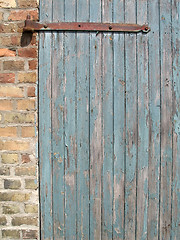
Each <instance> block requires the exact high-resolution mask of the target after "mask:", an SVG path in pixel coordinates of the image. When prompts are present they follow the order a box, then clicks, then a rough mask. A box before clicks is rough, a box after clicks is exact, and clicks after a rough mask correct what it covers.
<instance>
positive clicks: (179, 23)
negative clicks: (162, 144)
mask: <svg viewBox="0 0 180 240" xmlns="http://www.w3.org/2000/svg"><path fill="white" fill-rule="evenodd" d="M179 48H180V1H179V0H173V1H172V60H173V61H172V73H173V74H172V77H173V85H172V89H173V99H174V102H173V168H172V174H173V176H172V196H171V198H172V226H171V237H172V240H177V239H178V238H179V236H180V225H179V224H180V176H179V174H180V75H179V73H180V54H179Z"/></svg>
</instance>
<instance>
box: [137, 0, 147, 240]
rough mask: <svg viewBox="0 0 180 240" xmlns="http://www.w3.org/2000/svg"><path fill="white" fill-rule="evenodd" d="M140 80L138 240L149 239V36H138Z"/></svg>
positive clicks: (142, 10)
mask: <svg viewBox="0 0 180 240" xmlns="http://www.w3.org/2000/svg"><path fill="white" fill-rule="evenodd" d="M147 10H148V9H147V1H145V0H138V1H137V22H138V23H141V22H143V21H145V22H147V14H148V13H147ZM137 78H138V102H137V104H138V151H137V154H138V160H137V172H136V174H137V206H136V208H137V213H136V214H137V215H136V222H137V223H136V228H137V229H136V239H147V212H148V155H149V154H148V153H149V89H148V87H149V86H148V85H149V79H148V36H147V35H146V36H145V35H142V36H137Z"/></svg>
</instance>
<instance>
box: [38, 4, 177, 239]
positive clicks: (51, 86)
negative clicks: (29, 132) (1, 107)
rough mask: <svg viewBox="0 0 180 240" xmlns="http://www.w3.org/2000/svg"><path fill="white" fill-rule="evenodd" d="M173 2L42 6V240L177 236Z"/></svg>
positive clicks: (40, 54) (175, 60) (40, 95)
mask: <svg viewBox="0 0 180 240" xmlns="http://www.w3.org/2000/svg"><path fill="white" fill-rule="evenodd" d="M179 10H180V2H179V0H172V1H171V0H151V1H149V0H136V1H135V0H124V1H123V0H41V1H40V21H41V22H44V23H45V22H52V21H54V22H58V21H67V22H73V21H83V22H88V21H90V22H117V23H119V22H125V23H138V24H144V23H148V24H149V26H150V27H151V32H149V33H148V34H142V33H138V34H134V33H133V34H130V33H125V34H124V33H105V32H104V33H92V32H91V33H87V32H86V33H84V32H83V33H82V32H55V31H54V32H50V31H49V32H41V33H40V52H39V77H40V79H39V141H40V142H39V143H40V145H39V146H40V150H39V152H40V205H41V239H69V240H73V239H89V240H93V239H95V240H100V239H102V240H105V239H126V240H133V239H137V240H141V239H149V240H155V239H161V240H169V239H173V240H175V239H176V240H177V239H179V236H180V235H179V234H178V233H179V232H178V224H179V218H180V216H179V208H178V205H179V206H180V199H179V193H178V184H179V178H178V171H179V169H180V168H179V166H180V78H179V25H180V23H179Z"/></svg>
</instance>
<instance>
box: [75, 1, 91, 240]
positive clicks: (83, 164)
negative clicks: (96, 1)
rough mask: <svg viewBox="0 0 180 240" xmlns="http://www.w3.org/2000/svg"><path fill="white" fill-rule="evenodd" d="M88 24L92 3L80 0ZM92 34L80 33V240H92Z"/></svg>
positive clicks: (82, 17)
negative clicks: (90, 133) (90, 57)
mask: <svg viewBox="0 0 180 240" xmlns="http://www.w3.org/2000/svg"><path fill="white" fill-rule="evenodd" d="M88 20H89V0H77V21H79V22H87V21H88ZM89 78H90V76H89V34H88V33H77V210H78V211H77V239H85V240H86V239H89Z"/></svg>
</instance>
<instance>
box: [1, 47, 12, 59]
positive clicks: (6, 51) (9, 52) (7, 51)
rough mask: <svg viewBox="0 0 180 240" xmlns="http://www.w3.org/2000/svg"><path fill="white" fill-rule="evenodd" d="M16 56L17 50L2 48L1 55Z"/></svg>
mask: <svg viewBox="0 0 180 240" xmlns="http://www.w3.org/2000/svg"><path fill="white" fill-rule="evenodd" d="M14 56H16V52H15V51H11V50H9V49H7V48H1V49H0V57H14Z"/></svg>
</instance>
